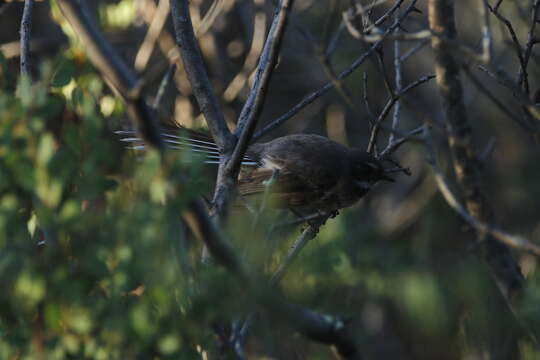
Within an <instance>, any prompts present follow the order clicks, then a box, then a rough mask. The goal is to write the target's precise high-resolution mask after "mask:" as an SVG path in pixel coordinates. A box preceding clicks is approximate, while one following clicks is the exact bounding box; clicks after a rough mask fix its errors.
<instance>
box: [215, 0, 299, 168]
mask: <svg viewBox="0 0 540 360" xmlns="http://www.w3.org/2000/svg"><path fill="white" fill-rule="evenodd" d="M293 4H294V0H281V2H280V4H279V6H278V7H277V8H276V12H275V15H274V20H273V21H272V26H271V27H270V31H269V33H268V37H267V39H266V43H265V45H264V49H263V52H262V54H261V58H260V60H259V64H258V66H257V70H256V71H255V80H254V82H253V87H252V88H251V91H250V93H249V97H248V99H247V100H246V102H245V104H244V107H243V108H242V111H241V112H240V116H239V118H238V127H237V129H236V131H235V135H236V136H237V137H238V138H239V139H238V143H237V144H236V146H235V148H234V151H233V154H232V156H231V159H230V160H229V161H228V163H227V165H226V169H225V173H227V174H231V175H233V176H236V174H237V173H238V170H239V167H240V162H241V160H242V157H243V156H244V153H245V152H246V149H247V147H248V145H249V141H250V140H251V137H252V135H253V131H254V130H255V127H256V126H257V121H258V119H259V115H260V113H261V111H262V107H263V104H264V100H265V99H266V90H267V88H268V85H269V83H270V78H271V76H272V74H273V72H274V67H275V66H276V63H277V59H278V55H279V50H280V48H281V42H282V39H283V34H284V33H285V28H286V25H287V18H288V14H289V12H290V10H291V8H292V6H293Z"/></svg>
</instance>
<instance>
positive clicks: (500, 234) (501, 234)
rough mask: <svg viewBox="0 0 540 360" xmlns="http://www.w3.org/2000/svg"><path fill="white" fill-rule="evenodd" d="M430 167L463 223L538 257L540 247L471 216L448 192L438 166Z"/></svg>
mask: <svg viewBox="0 0 540 360" xmlns="http://www.w3.org/2000/svg"><path fill="white" fill-rule="evenodd" d="M431 165H432V168H433V172H434V175H435V181H436V182H437V186H438V188H439V191H440V192H441V194H442V195H443V197H444V199H445V200H446V202H447V203H448V205H450V207H451V208H452V209H454V210H455V211H456V212H457V213H458V214H459V215H460V216H461V217H462V218H463V219H464V220H465V221H467V222H468V223H469V224H470V225H472V226H473V227H474V228H476V230H477V231H478V232H481V233H489V234H491V236H493V237H494V238H496V239H497V240H499V241H500V242H502V243H504V244H506V245H508V246H510V247H513V248H516V249H518V250H521V251H526V252H530V253H532V254H534V255H537V256H540V246H538V245H536V244H534V243H532V242H530V241H529V240H527V239H526V238H525V237H523V236H520V235H514V234H510V233H507V232H505V231H504V230H501V229H499V228H497V227H496V226H494V225H491V224H488V223H485V222H482V221H480V220H478V219H477V218H476V217H474V216H472V215H471V214H470V213H469V212H468V211H467V209H465V207H464V206H463V205H461V204H460V203H459V201H458V200H457V198H456V196H455V195H454V194H453V193H452V190H450V187H449V186H448V182H447V181H446V180H445V178H444V176H443V174H442V172H441V169H440V168H439V167H438V165H437V164H436V163H435V162H432V163H431Z"/></svg>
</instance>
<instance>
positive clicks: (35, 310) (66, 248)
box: [0, 0, 540, 360]
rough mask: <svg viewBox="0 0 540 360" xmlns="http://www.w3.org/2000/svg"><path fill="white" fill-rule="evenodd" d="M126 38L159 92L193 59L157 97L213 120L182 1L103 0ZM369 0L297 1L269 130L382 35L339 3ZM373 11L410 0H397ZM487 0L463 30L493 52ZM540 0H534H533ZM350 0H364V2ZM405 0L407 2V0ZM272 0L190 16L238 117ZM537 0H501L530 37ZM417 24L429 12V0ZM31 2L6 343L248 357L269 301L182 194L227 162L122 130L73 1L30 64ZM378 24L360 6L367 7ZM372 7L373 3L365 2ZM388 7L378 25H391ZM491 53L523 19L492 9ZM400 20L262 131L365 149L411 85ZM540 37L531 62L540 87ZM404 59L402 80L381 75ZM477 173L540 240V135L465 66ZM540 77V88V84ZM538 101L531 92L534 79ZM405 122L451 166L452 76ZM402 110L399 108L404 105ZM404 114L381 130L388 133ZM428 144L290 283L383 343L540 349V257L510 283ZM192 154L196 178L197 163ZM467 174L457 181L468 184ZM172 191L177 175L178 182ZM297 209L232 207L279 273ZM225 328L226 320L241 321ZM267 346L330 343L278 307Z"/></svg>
mask: <svg viewBox="0 0 540 360" xmlns="http://www.w3.org/2000/svg"><path fill="white" fill-rule="evenodd" d="M87 3H88V5H89V7H90V9H91V12H92V15H93V16H94V17H95V18H96V19H97V21H98V22H99V24H100V27H101V29H102V31H103V32H104V33H105V35H106V37H107V39H108V40H109V41H110V42H111V43H112V44H113V46H114V48H115V49H116V50H117V51H118V52H119V53H121V55H122V56H123V58H124V60H125V61H126V63H127V64H129V66H131V67H133V68H134V69H135V70H136V71H137V73H138V75H139V76H140V77H141V78H142V79H143V80H144V84H145V87H144V93H145V96H146V97H147V99H148V101H150V102H151V101H152V100H153V98H154V97H155V96H156V93H157V89H158V86H159V84H160V82H161V80H162V78H163V76H164V75H165V73H166V72H167V70H168V69H169V66H170V64H177V66H178V68H177V71H176V72H175V75H174V81H173V82H172V83H171V84H169V86H168V88H167V90H166V93H165V96H164V98H163V101H162V103H161V104H162V105H161V106H160V108H159V109H158V112H159V117H160V119H161V121H162V122H163V123H164V124H167V125H170V126H177V125H182V126H186V127H189V128H194V129H199V130H201V131H206V125H205V122H204V118H203V116H202V115H201V112H200V110H199V108H198V105H197V103H196V101H195V99H194V97H193V94H192V91H191V87H190V84H189V81H188V79H187V77H186V74H185V72H184V71H183V67H182V64H181V60H180V57H179V52H178V48H177V47H176V45H175V42H174V32H173V28H172V21H171V19H170V15H169V1H168V0H159V1H156V0H119V1H113V0H108V1H105V0H103V1H98V0H95V1H87ZM355 3H356V4H361V5H363V6H370V4H372V3H373V2H372V1H367V0H366V1H364V0H362V1H342V0H329V1H324V2H323V1H316V0H297V1H295V4H294V10H293V12H292V14H291V17H290V20H289V25H288V28H287V32H286V34H285V39H284V44H283V47H282V49H281V53H280V58H279V63H278V66H277V67H276V69H275V71H274V74H273V77H272V80H271V83H270V88H269V90H268V96H267V99H266V102H265V106H264V109H263V113H262V117H261V119H260V122H259V129H260V128H262V127H263V126H264V125H266V124H268V123H270V122H271V121H273V120H275V119H276V118H278V117H279V116H281V115H283V114H284V113H286V112H287V111H288V110H289V109H291V108H292V107H293V106H294V105H296V104H297V103H298V102H300V101H301V100H302V99H303V98H305V97H306V96H307V95H308V94H311V93H312V92H314V91H316V90H318V89H320V88H321V87H322V86H324V85H325V84H326V83H327V82H331V81H335V79H336V74H339V73H340V72H341V71H343V70H346V69H347V68H348V67H349V66H350V65H351V63H352V62H353V61H354V60H355V59H357V58H358V57H359V56H360V55H361V54H363V53H364V52H365V51H366V50H367V49H368V48H369V47H370V46H371V44H370V43H366V42H364V41H360V40H358V39H355V38H354V37H353V36H351V34H350V32H349V30H348V29H347V26H345V24H344V21H343V18H344V12H347V11H349V9H350V8H351V6H353V5H354V4H355ZM378 3H380V4H378V5H377V6H375V7H373V9H372V11H371V12H369V18H370V19H371V20H372V21H374V20H375V19H378V18H379V17H380V16H381V15H382V14H384V13H385V12H386V11H388V9H389V8H390V7H391V6H392V5H393V4H394V1H379V2H378ZM481 3H482V2H481V1H459V2H456V4H455V6H456V22H457V28H458V39H459V42H460V43H463V44H464V45H466V46H468V47H470V48H471V49H473V50H475V51H478V52H480V51H481V20H480V19H481V14H480V12H479V4H481ZM534 3H536V2H534ZM351 4H353V5H351ZM408 4H409V1H405V2H404V3H403V5H402V9H405V8H406V6H407V5H408ZM275 6H276V3H275V2H274V1H263V0H237V1H233V0H216V1H206V0H193V1H191V2H190V8H191V16H192V20H193V23H194V27H195V29H196V33H197V37H198V39H199V43H200V47H201V50H202V53H203V56H204V58H205V61H206V67H207V70H208V72H209V75H210V79H211V82H212V85H213V86H214V90H215V93H216V94H217V96H218V98H219V100H220V104H221V106H222V109H223V112H224V114H225V117H226V119H227V122H228V124H229V126H230V127H231V128H233V127H234V124H235V122H236V119H237V117H238V115H239V113H240V111H241V109H242V106H243V104H244V101H245V100H246V98H247V95H248V92H249V88H250V84H251V82H250V81H251V76H252V74H253V70H254V68H255V66H256V65H257V62H258V59H259V56H260V54H261V50H262V47H263V45H264V40H265V35H266V33H267V31H268V28H269V25H270V23H271V21H272V16H273V11H274V8H275ZM532 6H533V1H528V0H527V1H503V2H502V5H501V6H500V9H499V10H500V12H501V13H502V14H504V15H505V16H506V17H507V19H509V20H510V21H511V24H512V25H513V29H514V30H515V32H516V36H517V38H518V39H519V41H520V42H521V44H522V45H524V44H525V43H526V41H527V36H528V32H529V30H530V25H531V9H532ZM417 7H418V9H419V10H420V11H421V12H419V13H412V14H410V15H409V16H408V17H407V19H406V20H405V21H404V22H403V24H402V29H401V30H402V31H407V32H411V33H412V32H416V31H419V30H422V29H426V28H428V19H427V13H428V11H427V1H419V2H418V4H417ZM22 9H23V3H22V2H0V60H1V70H0V86H1V89H2V91H1V92H0V289H1V290H0V358H1V359H169V358H170V359H199V358H202V359H209V358H210V359H214V358H233V359H234V358H237V355H236V354H235V352H234V349H231V347H230V346H228V341H227V336H228V335H227V334H229V332H230V329H228V328H227V326H225V325H223V324H231V323H234V322H235V321H236V322H238V321H239V319H244V318H245V317H246V315H247V314H249V313H250V312H251V311H253V310H254V309H256V306H255V305H254V304H250V303H249V302H248V301H247V299H246V297H245V296H244V295H243V291H244V289H243V288H242V284H238V282H237V281H236V279H235V278H234V277H232V276H231V275H230V274H229V273H228V272H227V271H226V270H224V269H222V268H220V267H218V266H212V265H210V266H209V265H205V264H203V263H201V261H200V254H201V245H200V244H199V243H198V242H197V241H196V240H195V239H193V238H192V237H191V236H190V234H189V233H188V231H187V230H186V228H185V227H184V225H183V224H182V222H181V221H180V214H181V213H182V211H183V209H184V208H185V206H186V203H187V201H188V200H189V199H190V198H192V197H193V196H200V195H202V196H205V197H207V198H208V197H209V198H211V196H212V190H213V184H214V177H215V170H216V169H214V168H212V167H210V166H207V165H204V164H203V163H202V161H201V160H202V159H200V158H197V157H194V156H193V155H192V154H190V153H189V152H181V151H179V152H175V153H173V154H170V156H172V157H174V158H175V159H176V160H177V161H171V162H168V164H173V165H170V166H167V167H165V168H160V162H159V156H158V155H157V153H155V152H153V151H148V152H147V153H144V154H140V153H138V154H134V153H133V151H128V150H126V149H124V146H123V144H121V143H120V142H119V141H118V138H117V137H116V136H115V135H114V131H115V130H118V129H125V128H127V127H129V123H128V119H127V116H126V114H125V109H124V104H123V103H122V100H121V99H120V98H119V97H118V96H116V94H115V93H114V92H113V91H112V90H111V89H110V88H109V87H108V86H107V83H106V80H105V79H104V78H103V77H102V76H101V75H100V74H99V73H98V72H97V71H96V69H95V68H94V67H93V66H92V64H91V63H90V60H89V59H88V56H87V53H86V50H85V47H84V45H83V44H81V42H80V40H79V39H78V38H77V36H76V34H75V33H74V32H73V30H72V29H71V27H70V26H69V24H68V23H67V21H66V20H65V19H64V18H63V16H62V14H61V12H60V11H59V9H58V7H57V5H56V3H55V1H50V2H49V1H44V2H36V3H35V5H34V14H33V18H32V19H33V20H32V21H33V24H32V42H31V50H32V52H31V61H32V64H31V65H32V69H33V81H32V83H30V82H29V81H28V79H24V78H23V79H21V78H19V75H18V73H19V55H20V52H19V48H20V44H19V32H18V31H19V26H20V19H21V15H22ZM356 20H357V22H358V24H359V25H358V26H360V27H361V26H363V25H365V24H362V19H361V18H358V19H356ZM356 20H355V21H356ZM391 23H392V18H390V19H389V20H387V21H386V22H384V23H383V24H381V25H380V26H381V28H383V29H385V28H387V27H389V26H390V25H391ZM491 26H492V31H493V58H492V61H493V63H494V64H496V66H498V67H500V68H502V69H504V70H505V71H507V72H508V73H510V74H511V75H512V76H517V74H518V72H519V67H518V65H519V60H518V58H517V56H516V53H515V51H514V47H513V43H512V41H511V38H510V36H509V33H508V30H507V28H505V27H504V25H503V24H502V23H501V22H500V21H498V20H497V19H496V18H495V17H494V16H491ZM399 48H400V52H401V54H402V55H405V54H407V53H409V51H413V52H411V53H410V54H412V55H410V56H409V57H407V59H406V60H404V61H403V62H402V78H403V79H402V82H403V87H405V86H407V85H409V84H411V83H413V82H414V81H416V80H418V79H419V78H420V77H422V76H427V75H433V74H434V73H435V70H434V60H433V54H432V50H431V48H430V44H429V42H426V41H401V42H399ZM394 50H395V43H394V42H393V41H390V40H388V41H384V42H383V44H382V47H381V49H380V51H379V56H376V55H373V56H371V57H370V58H369V59H368V60H367V61H365V62H364V64H363V65H362V66H361V67H360V68H359V69H357V70H356V71H355V72H354V73H353V74H352V75H351V76H349V77H347V78H346V80H344V81H343V82H340V87H339V89H338V90H336V89H334V90H332V91H330V92H329V93H328V94H326V95H325V96H322V97H320V98H319V99H318V100H316V101H315V102H314V103H312V104H311V105H309V106H308V107H307V108H305V109H304V110H303V111H301V112H300V113H299V114H297V115H295V116H294V117H293V118H292V119H290V120H289V121H288V122H286V123H285V124H284V125H282V126H281V127H279V128H278V129H276V130H275V131H272V132H269V133H267V134H266V135H265V136H264V137H263V139H262V141H266V140H270V139H272V138H274V137H277V136H281V135H284V134H291V133H316V134H321V135H325V136H328V137H329V138H331V139H333V140H335V141H338V142H340V143H343V144H346V145H349V146H352V147H359V148H366V147H367V144H368V140H369V135H370V127H369V123H370V121H372V119H373V117H377V116H378V115H379V114H380V113H381V111H382V110H383V108H384V107H385V105H386V103H387V102H388V100H389V97H390V95H389V92H388V89H387V84H386V82H388V83H389V84H390V85H391V86H394V84H395V72H394V65H393V61H394ZM539 60H540V53H538V52H537V50H536V49H535V48H533V51H532V53H531V60H530V64H529V66H528V73H529V82H530V87H531V94H533V95H534V93H535V92H536V90H537V89H538V88H539V86H540V85H539V82H538V76H539V66H538V65H539ZM465 63H466V66H467V68H468V69H469V71H470V73H472V74H473V76H474V77H475V78H476V79H478V81H479V82H480V83H481V84H483V86H484V87H485V88H487V89H489V91H491V92H492V93H493V94H494V96H495V97H496V98H497V99H498V100H499V101H500V102H501V103H503V104H504V105H505V106H506V107H507V109H508V110H509V111H510V112H511V113H512V114H515V115H516V116H520V115H519V114H520V111H521V107H520V103H519V102H517V101H516V100H515V97H514V96H513V94H512V91H510V90H509V89H507V88H506V87H504V86H501V85H500V84H499V83H498V82H497V81H495V80H494V79H493V78H491V77H490V76H488V75H486V73H485V72H483V71H481V70H479V69H478V67H477V66H476V65H475V64H467V62H466V61H465ZM385 78H386V80H385ZM461 78H462V81H463V86H464V96H465V103H466V110H467V114H468V117H469V121H470V123H471V125H472V127H473V138H474V143H475V148H476V150H477V152H478V153H479V154H481V159H482V163H481V169H479V170H481V180H482V187H483V189H484V192H485V194H486V196H487V198H488V199H489V202H490V205H491V207H492V209H493V212H494V218H495V223H497V224H499V225H500V227H501V228H503V229H505V230H507V231H508V232H511V233H516V234H521V235H524V236H526V237H527V238H528V239H529V240H531V241H532V242H535V243H540V186H538V184H540V155H539V151H538V150H539V145H538V142H537V141H536V140H535V138H534V136H533V134H531V132H530V131H528V130H525V129H524V128H523V127H521V126H519V124H517V123H516V122H515V121H514V120H513V119H512V118H511V117H510V116H508V114H507V113H505V112H503V111H501V109H500V108H499V107H498V106H496V105H495V104H494V102H493V101H492V100H490V99H489V98H488V97H486V95H485V92H483V91H481V90H479V88H478V86H476V85H475V84H474V83H473V82H471V78H470V77H469V76H467V75H465V74H462V76H461ZM533 95H531V98H532V96H533ZM531 101H535V99H531ZM400 106H401V114H400V117H401V121H400V123H399V130H400V131H401V133H407V132H408V131H410V130H412V129H414V128H417V127H419V126H421V125H422V124H424V123H429V124H431V125H432V133H433V142H434V144H435V147H436V149H437V153H438V158H439V161H440V162H441V164H442V165H443V168H444V171H445V173H446V174H447V175H448V179H449V180H450V183H451V184H452V185H454V184H455V181H454V180H453V179H454V176H453V174H452V171H451V166H449V161H450V154H449V149H448V144H447V140H446V133H445V128H444V125H443V123H442V120H443V119H442V108H441V101H440V99H439V95H438V90H437V88H436V83H435V80H431V81H428V82H426V83H424V84H422V85H420V86H418V87H416V88H414V89H413V90H411V91H410V92H407V93H406V95H405V96H404V97H403V98H402V99H401V101H400ZM391 120H392V113H390V114H389V115H388V116H387V118H386V120H385V121H386V124H388V126H390V125H389V124H390V123H391ZM388 136H389V132H388V131H387V130H385V129H383V130H381V133H380V135H379V137H378V138H377V144H378V147H379V149H383V148H384V147H385V146H386V144H387V141H388ZM426 157H427V154H426V147H425V146H424V144H422V142H420V141H416V140H412V141H409V142H407V143H406V144H404V145H403V146H402V147H400V148H399V150H398V151H397V152H396V153H395V155H394V159H395V160H396V161H397V162H398V163H399V164H400V165H401V166H403V167H406V168H409V169H410V172H411V175H409V176H407V175H405V174H404V173H398V174H396V175H395V179H396V182H395V183H384V184H379V185H377V186H376V187H375V188H374V189H373V190H372V191H371V192H370V193H369V194H368V195H367V196H366V197H365V198H364V199H362V200H361V201H360V202H359V203H358V204H356V205H355V206H353V207H351V208H348V209H346V210H344V211H342V212H341V214H340V215H339V216H338V217H336V218H334V219H330V220H329V221H328V222H327V223H326V224H325V225H324V226H323V227H322V228H321V230H320V232H319V234H318V236H317V237H316V238H315V239H314V240H312V241H311V242H310V243H309V244H308V245H307V246H306V248H305V249H304V250H303V251H302V253H301V254H300V256H299V258H298V259H297V260H296V262H295V263H294V264H293V265H292V267H291V268H290V269H289V272H288V273H287V275H286V276H285V278H284V279H283V280H282V281H281V283H280V285H279V288H280V290H281V291H282V292H283V294H285V296H286V297H287V299H288V300H290V301H292V302H294V303H296V304H299V305H301V306H305V307H307V308H310V309H314V310H317V311H320V312H322V313H328V314H334V315H336V316H337V315H339V316H343V317H344V318H346V319H347V324H349V326H350V327H351V329H352V330H351V332H352V333H353V334H354V338H355V339H356V340H357V342H358V347H359V349H360V350H361V353H362V356H363V357H364V358H365V359H467V360H476V359H482V360H483V359H540V350H539V348H538V342H537V339H538V336H539V335H540V277H539V271H538V270H537V263H538V259H537V258H536V257H535V256H533V255H530V254H527V253H524V252H520V251H513V253H512V255H513V257H514V259H516V261H517V262H518V263H519V264H520V266H521V270H522V272H523V275H524V277H525V286H524V289H523V290H522V291H520V293H519V295H518V297H517V298H516V299H513V302H512V304H509V303H507V301H506V300H505V299H504V297H502V296H501V293H500V291H499V289H498V288H497V284H496V282H495V281H494V279H493V277H492V275H491V274H490V271H489V270H488V267H487V265H486V264H485V262H484V261H483V260H482V256H478V252H479V246H478V244H476V243H475V239H476V236H475V233H474V230H473V229H472V228H470V227H469V226H467V225H466V224H465V223H464V222H463V221H462V219H461V218H460V217H459V215H457V214H456V213H455V212H454V211H453V210H452V209H451V208H450V207H449V206H448V205H447V203H446V202H445V200H444V198H442V196H441V195H440V194H439V192H438V189H437V185H436V183H435V181H434V179H433V173H432V170H431V167H430V165H429V164H428V163H427V162H426ZM185 174H187V175H188V177H189V179H190V182H189V183H182V182H181V181H180V180H181V175H185ZM456 188H457V187H456ZM171 195H174V196H171ZM294 220H295V217H294V216H293V215H291V214H288V213H285V212H279V211H275V210H271V209H267V210H266V211H264V213H263V214H262V218H261V219H260V220H259V222H258V223H257V224H255V223H254V222H253V221H252V220H250V218H249V217H247V213H246V212H245V210H242V209H240V207H239V206H236V207H235V209H233V211H232V213H231V215H230V217H229V220H228V223H227V224H226V230H227V233H228V235H229V237H230V239H232V241H233V242H234V246H235V248H236V250H237V252H238V254H240V255H241V256H243V258H244V259H245V261H246V263H247V264H249V266H250V269H251V270H252V271H253V272H254V273H258V274H261V275H266V276H270V274H272V272H273V271H274V270H275V269H276V267H277V266H278V264H280V263H281V262H282V261H283V259H284V257H285V254H286V252H287V249H288V248H289V246H290V245H291V244H292V242H293V241H294V240H295V238H297V237H298V235H299V234H300V229H301V226H296V227H295V226H290V225H287V223H288V222H290V221H294ZM224 327H225V329H224ZM245 353H246V358H249V359H332V358H335V356H336V355H335V353H334V352H333V351H332V349H331V347H328V346H327V345H323V344H317V343H315V342H312V341H310V340H308V339H305V338H303V337H301V336H299V335H297V334H295V333H294V332H293V331H292V330H291V329H289V328H288V327H286V326H285V325H283V324H280V323H278V324H276V323H275V321H274V320H273V317H272V314H264V313H263V314H262V315H261V316H260V317H259V318H258V320H257V321H256V323H255V325H254V327H253V329H252V331H251V333H250V334H249V336H248V338H247V340H246V345H245Z"/></svg>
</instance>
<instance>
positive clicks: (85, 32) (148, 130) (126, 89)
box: [58, 0, 165, 151]
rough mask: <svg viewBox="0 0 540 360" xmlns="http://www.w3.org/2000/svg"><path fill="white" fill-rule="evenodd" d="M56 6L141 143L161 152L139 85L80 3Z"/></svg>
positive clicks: (60, 0) (66, 0)
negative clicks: (119, 100) (123, 104)
mask: <svg viewBox="0 0 540 360" xmlns="http://www.w3.org/2000/svg"><path fill="white" fill-rule="evenodd" d="M58 6H59V7H60V10H61V11H62V13H63V14H64V17H65V18H66V19H67V20H68V21H69V23H70V24H71V27H72V28H73V30H74V31H75V33H76V34H77V35H79V36H80V38H81V40H82V42H83V43H84V45H85V47H86V49H87V52H88V55H89V57H90V60H91V61H92V63H93V64H94V66H95V67H96V68H97V69H98V70H99V71H100V72H101V73H102V74H103V76H104V77H105V79H107V81H108V82H109V83H110V84H112V87H113V89H115V90H116V91H118V92H119V93H120V95H121V96H122V97H123V98H124V100H125V101H126V104H127V111H128V114H129V116H130V118H131V119H132V120H133V122H134V123H135V124H136V125H137V128H138V129H139V131H140V132H141V135H142V136H143V138H144V140H145V141H146V142H148V144H149V145H151V146H154V147H155V148H157V149H159V150H160V151H163V149H164V148H165V145H164V142H163V140H162V138H161V131H160V129H159V125H158V123H157V121H156V120H155V118H154V117H155V116H154V113H153V110H152V109H150V107H149V106H148V105H147V104H146V102H145V101H144V99H143V98H142V97H141V89H142V83H141V82H140V81H139V80H138V79H137V77H136V75H135V74H134V73H133V71H132V70H131V69H130V68H129V67H128V66H127V65H126V64H125V63H124V61H123V60H122V59H121V58H120V56H119V55H118V53H116V51H115V50H114V48H113V47H112V46H111V44H110V43H109V42H108V41H107V39H105V37H104V36H103V34H102V33H101V32H100V31H99V29H98V27H97V25H96V23H95V22H94V20H93V19H92V18H91V17H90V15H89V12H88V9H87V7H86V3H85V2H84V0H80V1H74V0H58Z"/></svg>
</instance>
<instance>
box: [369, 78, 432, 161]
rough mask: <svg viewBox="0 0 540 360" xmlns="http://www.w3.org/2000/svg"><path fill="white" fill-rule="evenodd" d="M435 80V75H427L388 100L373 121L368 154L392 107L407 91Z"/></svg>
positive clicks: (371, 150)
mask: <svg viewBox="0 0 540 360" xmlns="http://www.w3.org/2000/svg"><path fill="white" fill-rule="evenodd" d="M434 78H435V75H428V76H423V77H421V78H420V79H418V80H416V81H415V82H413V83H411V84H409V85H407V86H406V87H405V88H404V89H402V90H401V91H400V92H399V93H398V94H395V95H394V96H393V97H392V98H391V99H390V100H388V102H387V103H386V105H385V106H384V108H383V110H382V111H381V113H380V114H379V116H378V117H377V120H376V121H375V124H374V126H373V128H372V130H371V134H370V137H369V143H368V147H367V150H366V151H367V152H369V153H372V152H373V150H374V148H375V143H376V140H377V135H378V134H379V131H380V128H381V127H382V122H383V121H384V119H385V118H386V115H388V114H389V113H390V110H391V109H392V107H393V106H394V104H395V103H396V102H397V101H398V100H399V99H400V98H401V97H402V96H403V95H404V94H406V93H407V92H408V91H410V90H412V89H414V88H416V87H417V86H420V85H422V84H423V83H425V82H427V81H429V80H432V79H434ZM390 130H391V132H393V133H394V132H397V129H390ZM389 146H391V144H388V146H387V148H388V147H389ZM386 150H387V149H385V150H383V151H386Z"/></svg>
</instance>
